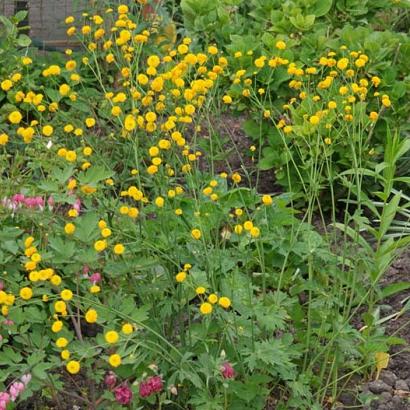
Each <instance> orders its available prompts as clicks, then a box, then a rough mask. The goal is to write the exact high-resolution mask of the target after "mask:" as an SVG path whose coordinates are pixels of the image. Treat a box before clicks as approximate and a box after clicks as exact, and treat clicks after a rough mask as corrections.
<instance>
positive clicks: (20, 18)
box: [13, 10, 28, 23]
mask: <svg viewBox="0 0 410 410" xmlns="http://www.w3.org/2000/svg"><path fill="white" fill-rule="evenodd" d="M27 15H28V11H27V10H20V11H18V12H17V13H16V14H15V15H14V16H13V20H14V21H15V22H16V23H20V21H23V20H24V19H25V18H26V17H27Z"/></svg>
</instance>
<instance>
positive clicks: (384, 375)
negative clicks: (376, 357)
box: [380, 370, 398, 387]
mask: <svg viewBox="0 0 410 410" xmlns="http://www.w3.org/2000/svg"><path fill="white" fill-rule="evenodd" d="M397 379H398V377H397V376H396V375H395V374H394V373H393V372H391V371H390V370H384V371H382V372H381V374H380V380H383V381H384V382H385V383H386V384H388V385H389V386H392V387H393V386H394V383H395V382H396V380H397Z"/></svg>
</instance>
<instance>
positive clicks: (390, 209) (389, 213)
mask: <svg viewBox="0 0 410 410" xmlns="http://www.w3.org/2000/svg"><path fill="white" fill-rule="evenodd" d="M400 199H401V192H397V194H396V195H394V197H393V198H392V199H391V201H390V202H389V203H388V204H387V205H386V206H385V207H384V208H383V212H382V215H381V217H380V228H379V230H378V231H377V234H378V237H379V239H381V238H383V236H384V235H385V234H386V232H387V231H388V229H389V228H390V225H391V223H392V221H393V219H394V217H395V215H396V213H397V210H398V208H399V203H400Z"/></svg>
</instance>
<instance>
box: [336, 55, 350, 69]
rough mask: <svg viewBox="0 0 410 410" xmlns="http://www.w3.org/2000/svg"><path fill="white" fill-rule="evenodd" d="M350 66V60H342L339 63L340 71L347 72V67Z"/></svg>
mask: <svg viewBox="0 0 410 410" xmlns="http://www.w3.org/2000/svg"><path fill="white" fill-rule="evenodd" d="M348 65H349V59H348V58H341V59H340V60H339V61H338V62H337V68H338V69H339V70H346V68H347V66H348Z"/></svg>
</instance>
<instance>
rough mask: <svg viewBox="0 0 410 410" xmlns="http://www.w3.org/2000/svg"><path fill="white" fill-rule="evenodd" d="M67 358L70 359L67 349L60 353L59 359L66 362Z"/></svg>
mask: <svg viewBox="0 0 410 410" xmlns="http://www.w3.org/2000/svg"><path fill="white" fill-rule="evenodd" d="M69 357H70V352H69V351H68V350H67V349H65V350H63V351H62V352H61V358H62V359H63V360H67V359H69Z"/></svg>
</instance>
